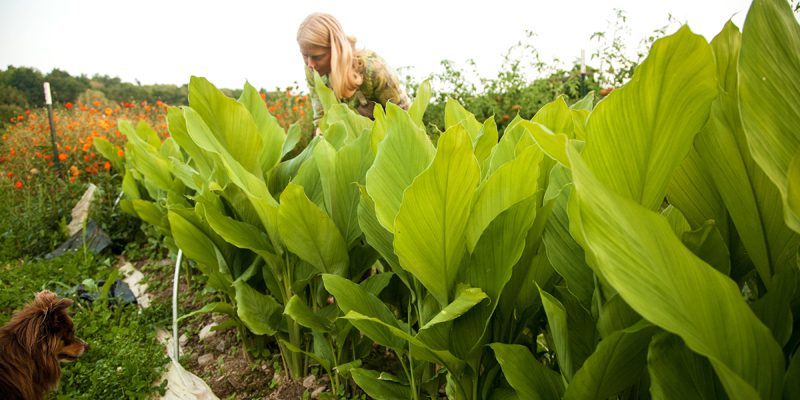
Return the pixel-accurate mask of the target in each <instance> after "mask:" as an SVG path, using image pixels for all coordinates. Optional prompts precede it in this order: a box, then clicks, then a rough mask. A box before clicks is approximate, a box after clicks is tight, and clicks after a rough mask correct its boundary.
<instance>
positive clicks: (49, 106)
mask: <svg viewBox="0 0 800 400" xmlns="http://www.w3.org/2000/svg"><path fill="white" fill-rule="evenodd" d="M44 103H45V105H47V116H48V118H49V119H50V141H51V142H53V162H54V163H55V166H56V171H57V173H59V174H60V172H61V161H60V160H59V159H58V145H57V142H56V123H55V120H54V119H53V97H52V96H51V95H50V82H45V83H44Z"/></svg>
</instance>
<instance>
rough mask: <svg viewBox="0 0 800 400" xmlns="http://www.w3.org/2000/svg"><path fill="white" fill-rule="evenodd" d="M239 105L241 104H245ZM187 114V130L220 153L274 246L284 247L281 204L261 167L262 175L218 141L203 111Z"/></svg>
mask: <svg viewBox="0 0 800 400" xmlns="http://www.w3.org/2000/svg"><path fill="white" fill-rule="evenodd" d="M237 104H238V103H237ZM239 106H240V107H241V105H239ZM183 115H184V118H185V119H186V130H187V132H188V133H189V136H191V138H192V140H193V141H194V143H195V144H197V146H198V147H200V148H202V149H203V150H205V151H207V152H211V153H213V154H216V155H218V156H219V161H220V162H221V164H222V167H223V168H224V171H225V173H226V175H227V177H228V178H229V179H230V181H231V182H233V183H234V184H235V185H236V186H238V187H239V188H240V189H241V190H242V191H243V192H244V193H245V194H246V195H247V197H248V199H250V202H251V203H252V205H253V209H254V210H255V211H256V213H257V214H258V217H259V219H260V221H261V224H262V225H263V226H264V228H265V229H266V231H267V233H268V234H269V236H270V239H271V240H272V242H273V247H275V248H276V249H277V248H280V244H279V234H278V228H277V225H278V223H277V218H278V203H277V201H275V199H274V198H273V197H272V195H271V194H270V193H269V191H268V190H267V186H266V184H265V182H264V179H263V177H262V176H261V174H260V169H259V172H258V174H254V173H251V172H250V171H249V170H247V169H246V168H245V167H244V166H243V165H242V164H241V163H239V162H238V161H237V160H236V159H235V158H234V157H233V156H232V155H231V154H230V153H229V152H228V151H227V149H226V148H225V147H224V145H223V143H222V142H220V141H219V140H217V138H216V136H214V134H213V132H212V131H211V128H210V127H209V126H208V125H207V124H206V123H205V121H204V120H203V119H202V117H201V116H200V114H198V113H197V112H196V111H194V110H193V109H192V108H191V107H186V108H184V110H183ZM248 115H249V113H248ZM251 120H252V119H251ZM251 122H252V121H251ZM259 168H260V167H259Z"/></svg>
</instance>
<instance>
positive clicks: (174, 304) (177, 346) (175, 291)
mask: <svg viewBox="0 0 800 400" xmlns="http://www.w3.org/2000/svg"><path fill="white" fill-rule="evenodd" d="M181 258H183V250H181V249H178V259H177V260H176V261H175V278H174V280H173V282H172V341H173V342H174V344H175V352H174V353H173V354H174V355H175V361H176V362H177V361H178V357H179V356H180V353H179V352H180V344H179V340H178V278H179V275H180V271H181Z"/></svg>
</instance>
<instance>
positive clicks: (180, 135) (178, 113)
mask: <svg viewBox="0 0 800 400" xmlns="http://www.w3.org/2000/svg"><path fill="white" fill-rule="evenodd" d="M167 125H168V126H169V136H170V137H171V138H173V139H175V142H177V143H178V145H179V146H180V147H181V149H182V150H183V151H185V152H186V154H188V155H189V160H188V163H190V164H191V165H192V167H193V168H194V169H196V170H198V171H199V173H200V175H201V176H203V177H204V178H205V180H209V177H211V175H212V173H213V163H211V162H210V160H209V156H208V154H207V153H205V152H204V151H203V150H202V149H201V148H200V147H198V146H197V145H196V144H195V143H194V142H193V141H192V138H191V137H190V136H189V132H188V131H187V130H186V119H185V118H184V117H183V110H182V109H180V108H178V107H170V109H169V110H168V111H167Z"/></svg>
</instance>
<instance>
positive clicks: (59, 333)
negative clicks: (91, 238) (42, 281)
mask: <svg viewBox="0 0 800 400" xmlns="http://www.w3.org/2000/svg"><path fill="white" fill-rule="evenodd" d="M71 304H72V300H70V299H64V298H58V297H57V296H56V295H55V294H54V293H52V292H49V291H46V290H45V291H42V292H40V293H38V294H37V295H36V299H34V301H33V302H31V303H29V304H27V305H25V307H23V308H22V310H20V311H18V312H16V313H15V314H14V316H13V317H12V318H11V320H10V321H8V323H7V324H6V325H5V326H3V327H2V328H0V398H3V399H9V400H16V399H22V400H40V399H44V398H45V397H46V396H47V393H48V391H50V390H51V389H53V388H55V387H56V386H57V385H58V380H59V379H60V378H61V367H60V366H59V362H69V361H74V360H75V359H77V358H78V357H80V356H81V355H82V354H83V353H84V352H85V351H86V350H88V348H89V345H87V344H86V342H84V341H83V340H80V339H78V338H77V337H75V329H74V326H73V325H72V319H70V317H69V315H68V314H67V308H68V307H69V306H70V305H71Z"/></svg>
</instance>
